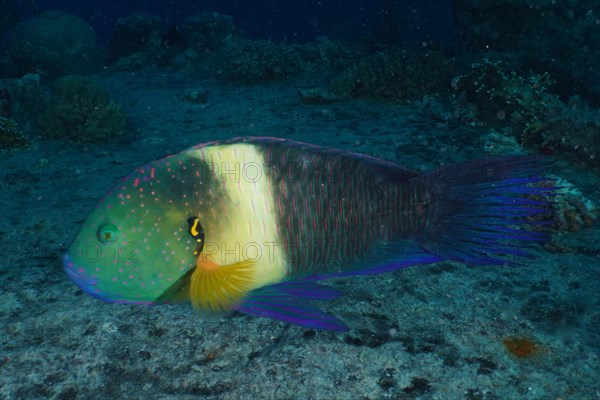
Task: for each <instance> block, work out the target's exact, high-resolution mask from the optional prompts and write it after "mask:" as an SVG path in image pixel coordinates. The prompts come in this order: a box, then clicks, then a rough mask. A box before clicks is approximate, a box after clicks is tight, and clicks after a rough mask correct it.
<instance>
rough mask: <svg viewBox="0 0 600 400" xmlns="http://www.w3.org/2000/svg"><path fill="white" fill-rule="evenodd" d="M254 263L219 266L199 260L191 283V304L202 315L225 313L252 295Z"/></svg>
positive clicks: (200, 258)
mask: <svg viewBox="0 0 600 400" xmlns="http://www.w3.org/2000/svg"><path fill="white" fill-rule="evenodd" d="M253 267H254V262H252V261H248V260H243V261H240V262H237V263H234V264H228V265H219V264H216V263H214V262H212V261H210V260H206V259H203V257H199V258H198V261H197V263H196V268H195V269H194V272H193V273H192V276H191V279H190V300H191V302H192V305H193V306H194V308H195V309H196V310H198V311H199V312H201V313H202V312H206V313H208V314H215V313H224V312H228V311H231V310H233V308H234V306H235V305H236V304H238V303H239V302H240V300H241V299H242V298H243V297H244V296H245V295H246V293H248V291H250V288H251V286H252V284H253V279H252V277H253V275H254V270H253Z"/></svg>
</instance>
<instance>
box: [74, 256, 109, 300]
mask: <svg viewBox="0 0 600 400" xmlns="http://www.w3.org/2000/svg"><path fill="white" fill-rule="evenodd" d="M63 269H64V270H65V273H66V274H67V276H68V277H69V279H70V280H71V281H73V283H75V284H76V285H77V287H78V288H80V289H81V290H83V291H84V292H85V293H87V294H89V295H90V296H93V297H95V298H97V299H99V300H102V301H107V302H109V303H115V302H118V301H119V300H118V299H112V298H110V297H106V296H103V295H102V294H100V293H98V292H95V291H94V290H92V287H93V286H91V285H90V283H91V280H90V279H89V277H86V276H85V275H82V274H79V273H78V272H76V269H77V266H76V265H75V263H74V262H73V260H71V257H70V255H69V252H68V251H67V252H66V253H65V254H64V255H63Z"/></svg>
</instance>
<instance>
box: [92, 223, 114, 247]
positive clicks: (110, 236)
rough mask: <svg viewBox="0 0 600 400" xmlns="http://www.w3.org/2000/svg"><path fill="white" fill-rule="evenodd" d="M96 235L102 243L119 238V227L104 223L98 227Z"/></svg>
mask: <svg viewBox="0 0 600 400" xmlns="http://www.w3.org/2000/svg"><path fill="white" fill-rule="evenodd" d="M96 236H97V237H98V240H99V241H100V242H102V243H103V244H108V243H112V242H114V241H115V240H117V239H118V238H119V228H117V227H116V226H114V225H113V224H104V225H102V226H100V228H98V232H96Z"/></svg>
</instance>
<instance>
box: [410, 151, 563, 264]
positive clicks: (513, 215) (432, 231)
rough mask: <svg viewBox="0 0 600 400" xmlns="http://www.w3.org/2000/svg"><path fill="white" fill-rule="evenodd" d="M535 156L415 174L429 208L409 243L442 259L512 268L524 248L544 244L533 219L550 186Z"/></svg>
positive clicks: (545, 204)
mask: <svg viewBox="0 0 600 400" xmlns="http://www.w3.org/2000/svg"><path fill="white" fill-rule="evenodd" d="M547 164H548V162H547V160H546V159H543V158H540V157H498V158H489V159H480V160H473V161H468V162H465V163H462V164H458V165H451V166H444V167H441V168H438V169H436V170H434V171H432V172H430V173H427V174H424V175H422V176H420V177H419V178H418V179H425V180H426V182H425V183H426V185H427V187H428V188H431V190H432V192H431V194H432V196H433V199H434V202H435V203H434V204H435V206H434V207H433V208H432V213H433V215H431V218H428V221H427V225H426V226H425V228H424V230H423V232H422V234H419V236H418V237H416V238H415V241H416V242H417V243H418V244H419V245H420V246H421V247H423V248H424V249H425V250H427V251H429V252H431V253H433V254H435V255H437V256H439V257H443V258H446V259H451V260H456V261H462V262H467V263H473V264H494V265H507V264H508V265H518V264H519V263H518V262H517V261H515V260H516V259H518V258H520V257H531V255H530V254H529V253H528V252H527V249H526V248H527V247H528V246H529V245H530V244H531V243H532V242H539V241H544V240H545V239H546V236H547V235H546V234H545V233H543V232H540V230H539V229H538V230H535V231H534V230H532V225H539V224H544V223H545V222H543V221H539V220H537V221H536V220H535V219H534V218H532V217H534V216H536V215H539V214H541V213H544V212H546V211H549V208H550V207H551V202H552V198H553V192H554V191H555V189H556V188H555V187H554V186H553V184H552V183H551V182H548V181H547V180H546V179H545V178H544V177H543V170H544V167H545V165H547Z"/></svg>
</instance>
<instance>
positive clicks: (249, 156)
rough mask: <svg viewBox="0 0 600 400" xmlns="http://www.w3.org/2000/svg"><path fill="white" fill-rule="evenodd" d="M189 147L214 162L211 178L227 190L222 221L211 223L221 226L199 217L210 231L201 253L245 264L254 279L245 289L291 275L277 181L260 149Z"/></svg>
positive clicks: (248, 146)
mask: <svg viewBox="0 0 600 400" xmlns="http://www.w3.org/2000/svg"><path fill="white" fill-rule="evenodd" d="M189 151H190V153H191V154H190V156H192V157H195V158H197V159H200V160H202V161H203V162H204V163H206V164H207V165H208V166H209V170H210V174H211V177H210V178H211V180H212V181H214V182H215V183H216V186H217V187H219V190H220V191H222V193H223V194H222V198H223V202H224V204H223V210H224V212H223V215H218V219H219V223H218V224H212V226H214V227H217V226H218V229H215V228H213V229H211V228H210V227H209V226H208V225H207V223H205V220H204V219H203V218H202V216H201V217H200V220H201V221H202V225H203V227H204V230H205V233H206V243H205V248H204V252H205V253H206V254H201V255H199V257H208V258H209V259H210V260H211V261H212V262H215V263H217V264H219V265H223V266H227V265H243V268H241V270H243V271H244V277H245V278H248V280H249V282H248V283H247V285H246V286H245V287H246V289H245V290H246V291H250V290H253V289H256V288H259V287H262V286H266V285H270V284H273V283H278V282H281V281H282V280H283V279H284V278H285V277H286V276H287V271H288V265H287V263H286V260H285V257H284V253H283V252H284V249H283V247H282V246H281V245H280V243H281V239H280V236H279V229H278V223H277V213H276V211H275V210H276V207H275V205H274V199H273V190H272V187H271V185H272V182H271V181H270V179H269V178H268V176H267V173H268V168H267V165H266V163H265V157H264V155H263V153H262V152H261V151H260V148H259V147H257V146H255V145H252V144H246V143H235V144H230V145H227V144H225V145H217V146H207V147H203V148H198V149H192V150H189ZM190 233H191V234H192V235H193V232H192V231H190ZM245 261H250V262H251V263H246V262H245ZM239 263H242V264H239ZM249 268H251V271H249ZM201 275H205V273H204V272H203V273H202V274H201ZM199 278H200V276H198V275H197V276H196V279H199ZM214 282H218V280H214Z"/></svg>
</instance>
